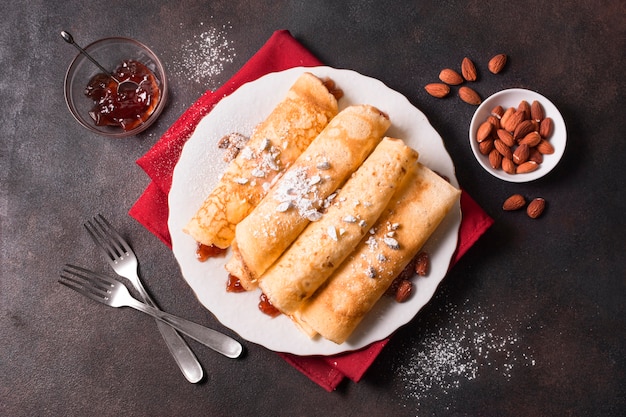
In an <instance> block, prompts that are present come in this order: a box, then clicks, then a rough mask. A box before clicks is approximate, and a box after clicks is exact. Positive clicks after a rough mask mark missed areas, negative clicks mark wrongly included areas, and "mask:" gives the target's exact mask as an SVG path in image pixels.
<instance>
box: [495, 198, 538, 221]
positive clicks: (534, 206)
mask: <svg viewBox="0 0 626 417" xmlns="http://www.w3.org/2000/svg"><path fill="white" fill-rule="evenodd" d="M524 207H526V214H527V215H528V217H530V218H531V219H536V218H537V217H539V216H541V215H542V214H543V212H544V210H545V208H546V200H545V199H544V198H542V197H536V198H534V199H532V200H531V201H530V203H528V206H526V198H524V196H523V195H521V194H513V195H511V196H509V197H508V198H507V199H506V200H504V203H503V204H502V210H504V211H515V210H520V209H522V208H524Z"/></svg>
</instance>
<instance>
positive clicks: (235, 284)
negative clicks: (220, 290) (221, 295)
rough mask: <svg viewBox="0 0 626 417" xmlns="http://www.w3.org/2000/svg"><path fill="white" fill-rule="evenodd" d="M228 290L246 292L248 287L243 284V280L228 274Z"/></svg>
mask: <svg viewBox="0 0 626 417" xmlns="http://www.w3.org/2000/svg"><path fill="white" fill-rule="evenodd" d="M226 291H227V292H245V291H246V289H245V288H244V287H243V285H241V280H240V279H239V278H237V277H236V276H234V275H231V274H228V280H226Z"/></svg>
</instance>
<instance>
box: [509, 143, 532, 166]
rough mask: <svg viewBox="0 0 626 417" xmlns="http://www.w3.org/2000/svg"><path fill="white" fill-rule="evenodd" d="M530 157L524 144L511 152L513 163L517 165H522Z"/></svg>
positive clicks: (528, 150)
mask: <svg viewBox="0 0 626 417" xmlns="http://www.w3.org/2000/svg"><path fill="white" fill-rule="evenodd" d="M529 156H530V148H529V147H528V145H526V144H524V143H523V144H521V145H520V146H518V147H517V149H515V152H513V162H515V163H516V164H517V165H520V164H523V163H524V162H526V161H528V157H529Z"/></svg>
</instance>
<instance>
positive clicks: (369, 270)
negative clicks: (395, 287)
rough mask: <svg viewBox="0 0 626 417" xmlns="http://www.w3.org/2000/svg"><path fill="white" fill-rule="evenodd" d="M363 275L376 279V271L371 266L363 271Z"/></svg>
mask: <svg viewBox="0 0 626 417" xmlns="http://www.w3.org/2000/svg"><path fill="white" fill-rule="evenodd" d="M365 274H366V275H367V277H368V278H376V270H375V269H374V267H373V266H368V267H367V269H366V270H365Z"/></svg>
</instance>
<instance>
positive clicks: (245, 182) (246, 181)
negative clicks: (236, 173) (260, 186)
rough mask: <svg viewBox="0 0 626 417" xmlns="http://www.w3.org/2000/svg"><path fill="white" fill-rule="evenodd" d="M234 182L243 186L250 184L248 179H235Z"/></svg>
mask: <svg viewBox="0 0 626 417" xmlns="http://www.w3.org/2000/svg"><path fill="white" fill-rule="evenodd" d="M233 181H234V182H236V183H237V184H241V185H245V184H247V183H248V179H247V178H235V179H233Z"/></svg>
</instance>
